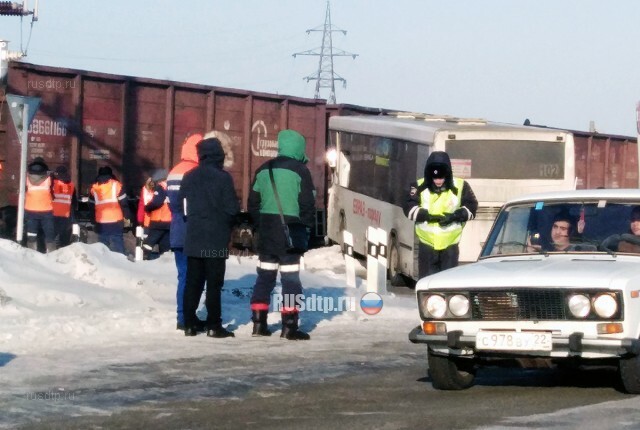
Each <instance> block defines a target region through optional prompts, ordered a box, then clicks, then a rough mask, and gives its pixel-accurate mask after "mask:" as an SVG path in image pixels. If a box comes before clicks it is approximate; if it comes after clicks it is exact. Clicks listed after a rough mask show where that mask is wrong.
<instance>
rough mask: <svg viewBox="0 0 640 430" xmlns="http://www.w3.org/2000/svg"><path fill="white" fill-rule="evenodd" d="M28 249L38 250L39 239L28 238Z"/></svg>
mask: <svg viewBox="0 0 640 430" xmlns="http://www.w3.org/2000/svg"><path fill="white" fill-rule="evenodd" d="M27 248H29V249H33V250H34V251H37V250H38V238H37V237H27Z"/></svg>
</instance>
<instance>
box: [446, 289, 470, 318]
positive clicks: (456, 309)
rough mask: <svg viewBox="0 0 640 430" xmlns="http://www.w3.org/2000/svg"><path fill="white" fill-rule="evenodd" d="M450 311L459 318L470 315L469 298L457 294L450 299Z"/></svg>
mask: <svg viewBox="0 0 640 430" xmlns="http://www.w3.org/2000/svg"><path fill="white" fill-rule="evenodd" d="M449 310H450V311H451V313H452V314H453V315H455V316H457V317H463V316H465V315H466V314H468V313H469V298H468V297H467V296H463V295H462V294H456V295H455V296H451V298H450V299H449Z"/></svg>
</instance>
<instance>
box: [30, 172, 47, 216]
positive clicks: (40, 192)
mask: <svg viewBox="0 0 640 430" xmlns="http://www.w3.org/2000/svg"><path fill="white" fill-rule="evenodd" d="M24 209H25V210H27V211H32V212H49V211H51V210H53V196H52V195H51V177H47V179H45V180H44V181H42V182H41V183H40V184H38V185H34V184H32V183H31V181H30V180H29V177H27V193H26V194H25V199H24Z"/></svg>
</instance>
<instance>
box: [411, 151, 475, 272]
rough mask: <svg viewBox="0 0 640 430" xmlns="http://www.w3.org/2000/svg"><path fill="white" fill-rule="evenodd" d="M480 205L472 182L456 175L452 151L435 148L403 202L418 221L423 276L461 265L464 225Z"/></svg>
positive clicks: (412, 218) (420, 262)
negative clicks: (460, 256) (454, 174)
mask: <svg viewBox="0 0 640 430" xmlns="http://www.w3.org/2000/svg"><path fill="white" fill-rule="evenodd" d="M477 209H478V200H477V199H476V196H475V194H474V193H473V190H472V189H471V186H470V185H469V183H468V182H467V181H465V180H463V179H461V178H455V177H454V176H453V172H452V170H451V161H450V159H449V155H448V154H447V153H446V152H442V151H434V152H432V153H431V154H430V155H429V158H427V162H426V164H425V167H424V177H423V178H420V179H419V180H418V181H417V182H414V183H413V184H411V186H410V189H409V194H408V196H407V199H406V202H405V205H404V213H405V215H406V216H407V217H408V218H409V219H410V220H412V221H414V222H415V223H416V235H417V236H418V239H419V247H418V273H419V277H420V278H422V277H424V276H427V275H433V274H434V273H437V272H440V271H442V270H446V269H449V268H451V267H455V266H457V265H458V256H459V255H460V252H459V249H458V243H459V242H460V237H461V235H462V229H463V228H464V224H465V223H466V222H467V221H468V220H470V219H473V218H475V216H476V210H477Z"/></svg>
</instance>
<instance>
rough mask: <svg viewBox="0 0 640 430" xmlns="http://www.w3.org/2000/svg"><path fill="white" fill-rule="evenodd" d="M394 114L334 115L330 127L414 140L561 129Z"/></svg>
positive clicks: (556, 133) (543, 132)
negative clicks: (439, 135)
mask: <svg viewBox="0 0 640 430" xmlns="http://www.w3.org/2000/svg"><path fill="white" fill-rule="evenodd" d="M394 115H395V116H388V115H385V116H370V115H362V116H333V117H331V118H329V129H330V130H336V131H349V132H354V133H361V134H368V135H376V136H384V137H395V138H400V139H404V140H408V141H413V142H432V141H433V139H434V135H435V134H436V133H437V132H451V133H456V132H463V131H464V132H475V131H484V132H496V133H501V132H502V133H509V132H510V133H513V132H526V133H528V134H530V135H531V136H532V137H531V138H532V139H533V138H534V137H533V136H535V135H537V136H546V138H547V139H549V138H550V136H551V137H552V136H560V135H563V134H566V133H568V132H566V131H564V130H555V129H544V128H535V127H527V126H522V125H515V124H504V123H497V122H488V121H485V120H482V119H475V118H474V119H464V118H455V117H449V116H436V115H427V114H411V113H396V114H394Z"/></svg>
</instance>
